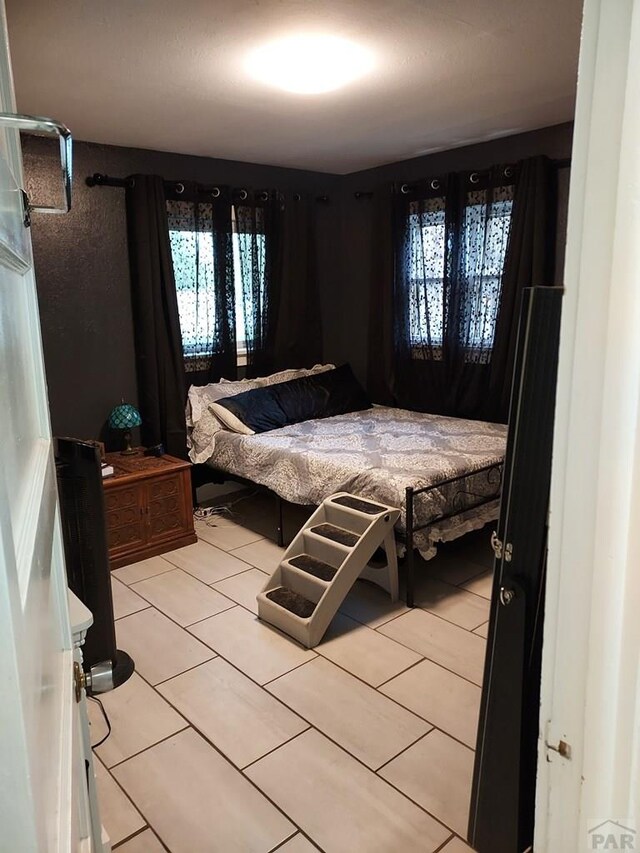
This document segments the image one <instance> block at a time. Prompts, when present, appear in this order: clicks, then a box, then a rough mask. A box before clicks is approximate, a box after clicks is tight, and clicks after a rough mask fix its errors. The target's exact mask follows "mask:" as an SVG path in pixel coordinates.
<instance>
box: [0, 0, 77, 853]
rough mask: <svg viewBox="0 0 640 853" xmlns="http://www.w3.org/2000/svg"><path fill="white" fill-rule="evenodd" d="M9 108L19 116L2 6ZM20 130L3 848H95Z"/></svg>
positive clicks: (8, 300)
mask: <svg viewBox="0 0 640 853" xmlns="http://www.w3.org/2000/svg"><path fill="white" fill-rule="evenodd" d="M0 7H1V8H0V16H1V17H0V111H2V112H3V113H15V111H16V110H15V103H14V98H13V86H12V79H11V70H10V61H9V52H8V46H7V28H6V20H5V15H4V4H3V3H1V0H0ZM22 185H23V182H22V162H21V157H20V148H19V138H18V132H17V131H16V130H12V129H0V851H2V853H35V851H38V853H39V851H56V853H57V852H58V851H60V853H62V851H65V853H67V851H72V850H73V851H76V850H79V849H88V850H90V849H91V846H90V842H89V841H88V837H89V825H88V813H87V793H86V776H85V773H84V761H83V758H82V750H81V732H80V728H79V715H78V706H77V705H76V702H75V697H74V688H73V648H72V642H71V635H70V629H69V615H68V610H67V598H66V591H67V590H66V577H65V569H64V558H63V551H62V544H61V536H60V523H59V518H58V504H57V492H56V478H55V468H54V461H53V456H52V443H51V429H50V425H49V413H48V407H47V392H46V385H45V377H44V369H43V361H42V346H41V340H40V325H39V319H38V302H37V298H36V287H35V279H34V273H33V264H32V256H31V242H30V235H29V229H28V228H26V227H25V225H24V223H23V202H22V196H21V192H20V187H21V186H22Z"/></svg>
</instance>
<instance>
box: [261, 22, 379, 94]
mask: <svg viewBox="0 0 640 853" xmlns="http://www.w3.org/2000/svg"><path fill="white" fill-rule="evenodd" d="M246 68H247V71H248V72H249V74H250V75H251V76H252V77H254V78H255V79H256V80H260V81H261V82H263V83H267V84H268V85H271V86H275V87H276V88H278V89H284V90H285V92H295V93H296V94H300V95H317V94H321V93H322V92H331V91H333V90H334V89H340V88H341V87H342V86H346V85H347V84H348V83H351V82H353V81H354V80H357V79H358V78H359V77H362V76H364V75H365V74H366V73H367V72H368V71H370V70H371V69H372V68H373V57H372V56H371V53H370V52H369V51H368V50H366V49H365V48H363V47H361V46H360V45H358V44H355V43H354V42H351V41H348V40H347V39H343V38H339V37H338V36H327V35H298V36H290V37H288V38H283V39H279V40H278V41H274V42H270V43H269V44H266V45H264V46H263V47H260V48H258V49H257V50H254V51H253V52H252V53H251V54H249V56H248V58H247V64H246Z"/></svg>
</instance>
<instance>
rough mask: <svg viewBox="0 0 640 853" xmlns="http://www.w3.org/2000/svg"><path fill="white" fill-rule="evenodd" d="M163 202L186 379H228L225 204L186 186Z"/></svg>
mask: <svg viewBox="0 0 640 853" xmlns="http://www.w3.org/2000/svg"><path fill="white" fill-rule="evenodd" d="M181 186H184V185H181ZM185 196H186V197H185ZM166 205H167V221H168V227H169V240H170V243H171V254H172V259H173V269H174V277H175V282H176V294H177V298H178V313H179V317H180V330H181V334H182V349H183V355H184V366H185V371H186V373H187V380H188V382H189V383H190V384H196V385H197V384H202V383H205V382H209V381H215V380H217V379H219V378H220V377H221V376H225V377H226V378H234V377H235V376H236V372H237V361H236V307H235V304H236V303H235V285H234V270H233V241H232V233H231V206H230V203H229V201H228V200H226V199H224V198H222V199H220V198H218V199H215V200H214V199H211V198H210V199H209V200H203V199H202V198H200V197H199V196H198V194H197V193H196V192H195V191H190V190H189V187H188V186H187V187H185V189H184V190H183V191H182V193H181V195H180V197H175V196H174V197H170V198H167V202H166Z"/></svg>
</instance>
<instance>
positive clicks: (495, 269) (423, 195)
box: [395, 168, 514, 417]
mask: <svg viewBox="0 0 640 853" xmlns="http://www.w3.org/2000/svg"><path fill="white" fill-rule="evenodd" d="M513 197H514V170H513V169H509V168H507V169H504V168H499V169H494V170H491V171H490V172H486V173H480V174H478V173H470V174H469V173H466V174H464V173H463V174H460V175H449V176H448V177H447V178H446V179H441V180H439V179H436V180H432V181H431V182H430V183H429V184H427V185H426V186H422V187H420V186H417V187H415V188H409V187H407V186H406V185H405V186H403V187H402V188H400V189H399V191H398V192H397V195H396V201H395V220H396V246H397V247H398V251H397V252H396V271H395V279H396V291H395V292H396V306H395V313H396V349H397V354H398V358H399V363H398V369H397V373H396V376H397V386H398V390H399V396H400V402H401V403H404V404H406V405H412V406H414V407H417V408H422V409H426V410H428V411H432V412H439V413H442V414H453V415H467V416H471V417H473V416H477V415H478V414H479V412H480V411H481V410H482V407H483V403H484V395H485V393H486V389H487V387H488V376H489V371H488V366H489V365H490V363H491V358H492V353H493V347H494V342H495V333H496V325H497V318H498V314H499V311H500V304H501V298H502V282H503V272H504V266H505V259H506V256H507V248H508V244H509V235H510V232H511V213H512V206H513Z"/></svg>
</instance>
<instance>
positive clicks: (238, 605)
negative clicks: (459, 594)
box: [138, 604, 482, 725]
mask: <svg viewBox="0 0 640 853" xmlns="http://www.w3.org/2000/svg"><path fill="white" fill-rule="evenodd" d="M153 606H154V605H152V607H153ZM235 606H236V607H242V608H243V610H245V611H246V612H247V613H250V614H251V615H252V616H253V617H254V618H255V619H258V616H256V614H255V613H254V612H253V611H252V610H249V608H248V607H244V606H243V605H242V604H236V605H235ZM155 609H156V610H159V608H155ZM232 609H233V608H232V607H231V608H229V607H228V608H227V609H226V610H221V611H219V613H214V614H213V615H212V616H207V617H205V618H204V619H201V620H198V622H192V623H191V624H190V625H189V626H185V625H180V624H179V623H178V622H175V620H173V619H171V617H170V616H168V615H167V614H163V615H165V616H166V618H167V619H170V620H171V621H172V622H174V624H176V625H178V627H180V628H182V629H183V630H185V631H188V632H189V633H191V632H190V631H189V628H191V627H193V625H198V624H199V623H200V622H205V621H206V620H207V619H215V617H216V616H219V615H220V614H221V613H227V612H228V611H229V610H232ZM159 612H161V613H162V611H159ZM403 615H405V614H403ZM354 621H355V620H354ZM358 624H360V623H358ZM276 630H277V629H276ZM370 630H374V629H370ZM278 633H279V634H280V635H281V636H283V637H285V638H287V639H289V640H291V641H292V642H294V643H296V645H297V646H299V647H300V648H302V649H304V647H303V646H302V645H301V644H300V643H297V641H295V640H292V638H291V637H289V636H288V635H287V634H284V633H283V632H281V631H278ZM469 633H470V632H469ZM192 636H193V637H195V638H196V639H197V640H199V641H200V642H201V643H204V645H205V646H207V648H209V649H211V650H212V651H213V652H214V653H215V654H216V655H217V656H218V657H221V658H222V659H223V660H224V661H226V662H227V663H228V664H230V665H231V666H232V667H233V668H234V669H236V670H238V672H240V673H241V674H242V675H245V676H246V677H247V678H249V679H250V680H251V681H253V682H254V683H255V684H257V685H258V687H262V688H263V689H266V687H267V685H269V684H272V683H273V682H274V681H277V680H278V679H279V678H283V677H284V676H285V675H289V673H291V672H294V671H295V670H296V669H300V667H302V666H305V665H306V664H308V663H312V661H313V660H315V659H316V658H317V657H319V656H320V657H322V659H323V660H325V661H328V662H329V663H332V664H333V665H334V666H337V667H338V669H341V670H342V671H343V672H345V673H347V675H350V676H352V678H355V679H356V680H357V681H360V682H361V683H362V684H364V685H365V686H366V687H369V688H371V689H372V690H375V691H377V692H380V695H381V696H385V698H387V699H389V701H391V702H394V703H395V704H396V705H398V706H399V707H400V708H402V709H403V710H404V711H408V712H409V713H410V714H413V715H414V716H416V717H418V719H420V720H425V718H424V717H422V716H421V715H420V714H416V712H415V711H412V710H411V709H410V708H407V707H406V706H405V705H403V704H402V703H401V702H398V701H397V699H395V698H393V697H391V696H387V695H386V693H382V692H381V691H380V688H381V687H382V686H384V685H385V684H388V682H389V681H392V680H393V679H394V678H397V677H398V676H400V675H402V674H403V672H407V671H408V670H409V669H412V668H413V667H414V666H417V665H418V664H419V663H422V662H423V661H424V660H429V661H430V662H431V663H433V664H436V666H440V667H441V668H442V669H445V670H446V671H447V672H449V673H450V674H451V675H455V676H457V677H458V678H462V679H463V680H464V681H466V682H468V683H469V684H473V685H474V686H475V687H478V685H477V684H475V682H473V681H470V680H469V679H468V678H465V676H463V675H460V674H459V673H457V672H454V671H453V670H450V669H448V668H447V667H445V666H442V664H440V663H438V662H437V661H434V660H431V658H427V657H426V656H425V655H422V656H421V658H420V660H418V661H416V662H415V663H414V664H411V666H409V667H407V668H406V669H405V670H401V671H400V672H399V673H397V674H396V675H392V676H391V677H390V678H389V679H387V680H386V681H383V682H382V683H381V684H379V685H377V686H374V685H373V684H369V682H368V681H365V680H364V679H363V678H360V676H358V675H356V674H354V673H353V672H351V671H350V670H348V669H345V668H344V667H343V666H341V665H340V664H338V663H335V661H333V660H331V659H330V658H328V657H326V656H325V655H324V654H322V652H316V651H315V649H309V650H308V651H312V652H314V654H315V658H311V660H306V661H303V662H302V663H300V664H297V665H296V666H294V667H292V668H291V669H289V670H287V671H286V672H283V673H281V674H280V675H276V676H275V677H274V678H272V679H270V680H269V681H266V682H264V684H262V683H260V682H259V681H257V680H256V679H255V678H254V677H253V676H251V675H249V674H248V673H246V672H244V671H243V670H242V669H240V667H238V666H237V665H236V664H234V663H233V662H232V661H231V660H229V659H228V658H226V657H225V656H224V655H223V654H220V652H219V651H217V650H216V649H214V648H213V647H212V646H210V645H209V644H208V643H207V642H205V641H204V640H201V639H200V638H199V637H196V635H195V634H192ZM382 636H383V637H385V639H388V640H391V641H392V642H398V641H397V640H394V639H393V638H392V637H386V635H384V634H383V635H382ZM480 639H482V638H480ZM319 645H321V643H320V644H319ZM398 645H401V646H402V647H403V648H406V649H409V651H412V652H413V653H414V654H418V655H419V654H420V652H416V651H415V649H411V648H410V647H409V646H405V645H403V644H402V643H398ZM316 648H318V646H316ZM210 660H212V658H210ZM203 663H206V661H203ZM198 666H200V664H198ZM192 668H193V667H192ZM185 671H186V670H185ZM138 674H139V675H140V676H141V677H143V676H142V675H141V673H138ZM181 674H182V673H177V675H175V676H172V678H177V676H178V675H181ZM144 680H145V681H146V682H147V684H149V686H150V687H153V686H154V685H152V684H151V683H150V682H149V681H147V679H146V678H145V679H144ZM168 680H170V679H165V681H168ZM160 683H164V682H159V684H160ZM158 692H159V691H158ZM267 692H268V693H269V694H270V695H272V696H273V694H272V693H271V691H267ZM160 695H162V694H160ZM275 698H277V697H275ZM286 707H287V708H289V706H288V705H287V706H286ZM299 716H300V715H299ZM307 722H308V721H307ZM425 722H427V723H429V725H433V723H431V722H430V721H429V720H425Z"/></svg>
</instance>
